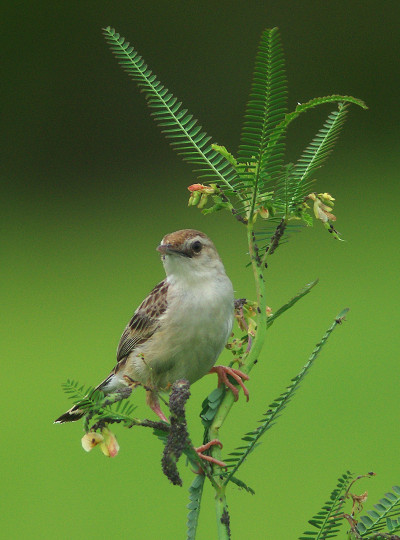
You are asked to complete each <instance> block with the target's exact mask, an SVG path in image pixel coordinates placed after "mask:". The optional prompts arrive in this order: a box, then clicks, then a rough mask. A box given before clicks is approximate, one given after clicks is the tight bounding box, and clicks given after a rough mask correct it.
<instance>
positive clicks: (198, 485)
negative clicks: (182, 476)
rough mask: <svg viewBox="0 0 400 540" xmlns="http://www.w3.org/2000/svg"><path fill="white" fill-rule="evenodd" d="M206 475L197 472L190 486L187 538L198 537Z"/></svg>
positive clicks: (189, 539) (192, 539) (190, 539)
mask: <svg viewBox="0 0 400 540" xmlns="http://www.w3.org/2000/svg"><path fill="white" fill-rule="evenodd" d="M204 480H205V476H204V475H202V474H196V475H195V478H194V480H193V482H192V484H191V486H190V487H189V501H190V502H189V504H188V505H187V508H188V509H189V513H188V518H187V540H194V539H195V538H196V530H197V525H198V522H199V514H200V503H201V496H202V494H203V487H204Z"/></svg>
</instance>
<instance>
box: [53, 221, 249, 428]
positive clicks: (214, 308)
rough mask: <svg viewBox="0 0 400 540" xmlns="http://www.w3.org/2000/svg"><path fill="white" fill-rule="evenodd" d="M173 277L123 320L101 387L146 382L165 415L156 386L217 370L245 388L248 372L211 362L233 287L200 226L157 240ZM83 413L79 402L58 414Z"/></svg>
mask: <svg viewBox="0 0 400 540" xmlns="http://www.w3.org/2000/svg"><path fill="white" fill-rule="evenodd" d="M157 250H158V251H159V252H160V253H161V259H162V262H163V265H164V268H165V272H166V275H167V277H166V278H165V279H164V280H163V281H161V283H159V284H158V285H156V286H155V287H154V289H153V290H152V291H151V292H150V294H149V295H148V296H147V298H145V299H144V300H143V302H142V303H141V304H140V306H139V307H138V308H137V310H136V311H135V313H134V315H133V317H132V319H131V320H130V321H129V323H128V325H127V327H126V328H125V330H124V332H123V334H122V336H121V339H120V342H119V345H118V349H117V364H116V366H115V367H114V369H113V370H112V371H111V373H110V374H109V375H108V377H107V378H106V379H105V380H104V381H103V382H101V383H100V384H99V385H98V386H97V387H96V389H98V390H102V391H103V392H104V393H105V394H109V393H112V392H115V391H117V390H119V389H121V388H123V387H126V386H132V387H135V386H137V385H142V386H143V387H144V388H145V389H146V392H147V403H148V405H150V407H151V409H152V410H153V411H154V412H155V413H156V414H157V415H158V416H159V417H160V418H161V419H162V420H164V421H167V419H166V417H165V415H164V413H163V412H162V410H161V408H160V405H159V401H158V393H159V392H160V391H168V390H169V388H170V387H171V385H172V384H173V383H174V382H175V381H177V380H179V379H187V380H188V381H189V383H190V384H192V383H194V382H195V381H197V380H198V379H200V378H201V377H203V376H204V375H205V374H206V373H208V372H210V370H211V371H212V372H216V373H217V374H218V379H219V383H220V384H221V383H224V384H226V385H227V386H228V387H229V388H231V389H232V391H233V392H234V393H235V398H236V399H237V394H238V389H237V387H236V386H234V385H233V384H232V383H231V382H230V381H229V380H228V378H227V374H229V375H230V376H231V377H233V378H234V379H235V380H236V381H237V382H238V383H239V384H240V386H241V387H242V388H243V390H244V391H245V394H246V397H248V392H247V389H246V388H245V386H244V384H243V382H242V380H241V379H242V378H245V379H247V378H248V377H247V375H245V374H244V373H241V372H240V371H238V370H234V369H232V368H228V367H224V366H216V367H214V368H213V366H214V364H215V362H216V360H217V358H218V356H219V355H220V353H221V351H222V349H223V348H224V346H225V345H226V342H227V341H228V338H229V336H230V334H231V331H232V324H233V288H232V283H231V281H230V279H229V278H228V276H227V275H226V273H225V269H224V266H223V264H222V262H221V259H220V257H219V255H218V252H217V250H216V248H215V246H214V244H213V243H212V241H211V240H210V239H209V238H208V237H207V236H206V235H205V234H204V233H202V232H200V231H195V230H193V229H184V230H181V231H176V232H173V233H171V234H167V235H166V236H164V238H163V239H162V241H161V244H160V245H159V246H158V247H157ZM84 415H85V412H84V411H83V410H81V409H79V403H78V404H77V405H74V406H73V407H72V408H71V409H70V410H69V411H67V412H66V413H64V414H63V415H61V416H60V417H59V418H58V419H57V420H56V421H55V422H56V423H64V422H72V421H74V420H78V419H79V418H82V416H84Z"/></svg>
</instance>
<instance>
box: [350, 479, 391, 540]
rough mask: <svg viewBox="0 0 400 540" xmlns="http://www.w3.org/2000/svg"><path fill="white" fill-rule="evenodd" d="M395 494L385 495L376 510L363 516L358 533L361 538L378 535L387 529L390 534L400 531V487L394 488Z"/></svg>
mask: <svg viewBox="0 0 400 540" xmlns="http://www.w3.org/2000/svg"><path fill="white" fill-rule="evenodd" d="M392 489H393V491H394V493H390V492H389V493H385V496H384V497H383V498H382V499H380V501H379V503H378V504H374V508H375V510H369V511H368V512H367V514H366V515H364V516H361V517H360V520H359V522H358V523H357V531H358V533H359V534H360V536H361V538H366V537H367V536H368V535H370V534H372V533H377V532H379V531H381V530H382V529H384V528H385V526H386V527H387V529H388V531H389V532H390V533H394V532H397V531H400V487H399V486H393V488H392Z"/></svg>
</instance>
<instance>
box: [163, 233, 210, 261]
mask: <svg viewBox="0 0 400 540" xmlns="http://www.w3.org/2000/svg"><path fill="white" fill-rule="evenodd" d="M203 247H207V248H208V249H211V250H212V252H215V253H216V249H215V246H214V244H213V243H212V242H211V240H210V239H209V238H208V236H207V235H205V234H204V233H202V232H201V231H196V230H194V229H182V230H180V231H175V232H173V233H170V234H167V235H165V236H164V238H163V239H162V240H161V244H160V245H159V246H158V247H157V251H159V252H160V253H161V254H162V255H163V256H164V255H167V254H169V255H173V254H178V255H182V256H184V257H189V258H192V257H193V256H194V255H200V252H202V250H203ZM217 257H218V254H217Z"/></svg>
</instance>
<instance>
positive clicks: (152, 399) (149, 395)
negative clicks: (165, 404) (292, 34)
mask: <svg viewBox="0 0 400 540" xmlns="http://www.w3.org/2000/svg"><path fill="white" fill-rule="evenodd" d="M146 403H147V405H148V406H149V407H150V409H151V410H152V411H154V412H155V413H156V415H157V416H158V417H159V418H161V420H163V421H164V422H167V423H168V420H167V417H166V416H165V414H164V413H163V412H162V410H161V407H160V403H159V401H158V396H157V393H156V392H155V391H154V390H150V389H146Z"/></svg>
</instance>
